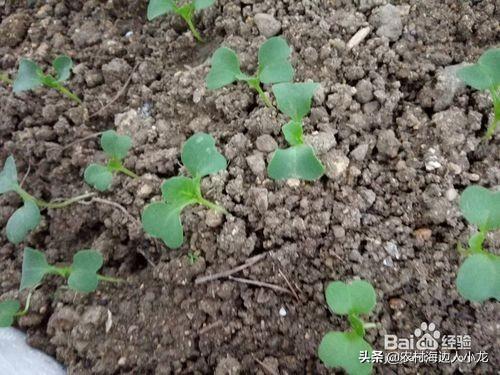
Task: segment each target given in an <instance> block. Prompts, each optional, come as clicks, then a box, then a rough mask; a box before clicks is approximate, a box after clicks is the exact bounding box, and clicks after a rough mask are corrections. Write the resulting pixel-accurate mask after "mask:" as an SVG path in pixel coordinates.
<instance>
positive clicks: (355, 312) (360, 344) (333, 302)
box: [318, 280, 376, 375]
mask: <svg viewBox="0 0 500 375" xmlns="http://www.w3.org/2000/svg"><path fill="white" fill-rule="evenodd" d="M325 296H326V303H327V304H328V307H329V308H330V310H331V311H332V312H333V313H334V314H338V315H347V319H348V321H349V323H350V325H351V330H350V331H347V332H328V333H327V334H326V335H325V336H324V337H323V340H321V343H320V345H319V348H318V356H319V358H320V359H321V361H322V362H323V363H324V364H325V366H327V367H330V368H337V367H341V368H343V369H344V370H345V371H346V372H347V373H348V374H356V375H360V374H370V373H371V372H372V368H373V364H372V363H371V362H366V363H363V362H361V360H360V355H361V353H362V352H366V354H367V356H368V358H369V357H370V356H371V352H372V347H371V346H370V344H369V343H368V342H366V341H365V339H364V336H365V330H366V329H368V328H374V327H375V324H374V323H366V322H364V321H363V320H362V319H361V318H360V317H359V315H360V314H369V313H370V312H371V311H372V310H373V308H374V307H375V303H376V294H375V290H374V289H373V287H372V285H371V284H370V283H368V282H366V281H363V280H356V281H353V282H351V283H349V284H345V283H343V282H341V281H334V282H331V283H330V284H328V287H327V288H326V291H325Z"/></svg>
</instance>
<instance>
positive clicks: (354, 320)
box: [347, 314, 365, 337]
mask: <svg viewBox="0 0 500 375" xmlns="http://www.w3.org/2000/svg"><path fill="white" fill-rule="evenodd" d="M347 320H349V324H350V325H351V327H352V330H353V331H354V332H356V334H358V336H361V337H363V336H364V335H365V326H364V322H363V320H361V319H360V318H359V317H358V316H357V315H356V314H349V315H348V316H347Z"/></svg>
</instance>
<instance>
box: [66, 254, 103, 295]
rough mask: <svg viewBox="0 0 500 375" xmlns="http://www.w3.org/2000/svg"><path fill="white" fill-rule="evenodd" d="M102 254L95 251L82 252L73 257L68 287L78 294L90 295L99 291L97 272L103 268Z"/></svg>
mask: <svg viewBox="0 0 500 375" xmlns="http://www.w3.org/2000/svg"><path fill="white" fill-rule="evenodd" d="M102 264H103V259H102V255H101V253H99V252H98V251H95V250H80V251H79V252H77V253H76V254H75V256H74V257H73V264H72V265H71V273H70V275H69V278H68V286H69V287H70V288H71V289H73V290H76V291H78V292H83V293H89V292H93V291H94V290H96V289H97V284H98V283H99V278H98V276H97V271H99V269H100V268H101V267H102Z"/></svg>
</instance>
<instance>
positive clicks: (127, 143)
mask: <svg viewBox="0 0 500 375" xmlns="http://www.w3.org/2000/svg"><path fill="white" fill-rule="evenodd" d="M101 147H102V149H103V150H104V152H105V153H106V155H108V156H109V157H110V158H114V159H117V160H122V159H123V158H125V156H127V153H128V150H130V147H132V138H130V137H129V136H128V135H119V134H118V133H117V132H115V131H114V130H108V131H105V132H104V133H102V135H101Z"/></svg>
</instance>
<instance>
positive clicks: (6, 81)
mask: <svg viewBox="0 0 500 375" xmlns="http://www.w3.org/2000/svg"><path fill="white" fill-rule="evenodd" d="M0 82H3V83H4V84H6V85H11V84H12V80H11V79H10V78H9V75H8V74H7V73H0Z"/></svg>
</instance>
